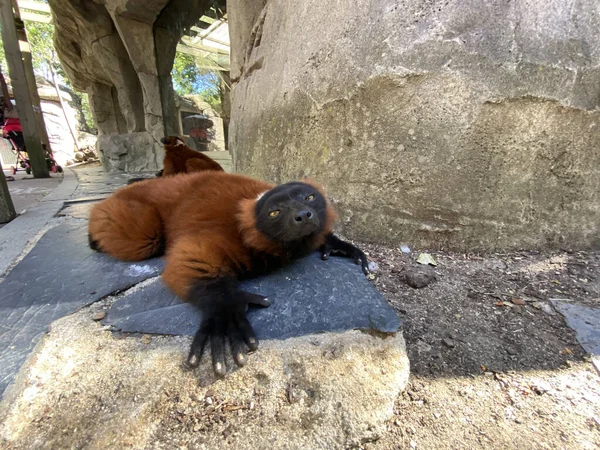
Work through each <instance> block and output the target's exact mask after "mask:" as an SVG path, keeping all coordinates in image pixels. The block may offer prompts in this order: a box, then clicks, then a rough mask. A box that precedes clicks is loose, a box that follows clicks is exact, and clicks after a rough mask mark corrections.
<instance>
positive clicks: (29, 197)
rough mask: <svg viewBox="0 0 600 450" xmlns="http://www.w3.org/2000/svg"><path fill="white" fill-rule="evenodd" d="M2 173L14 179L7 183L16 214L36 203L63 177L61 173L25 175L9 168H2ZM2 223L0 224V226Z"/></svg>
mask: <svg viewBox="0 0 600 450" xmlns="http://www.w3.org/2000/svg"><path fill="white" fill-rule="evenodd" d="M4 175H5V176H6V177H13V178H14V179H15V180H14V181H8V182H7V184H8V190H9V192H10V196H11V198H12V201H13V204H14V205H15V211H16V212H17V214H20V213H21V212H23V211H24V210H25V209H27V208H29V207H32V206H35V205H37V204H38V203H39V202H40V201H41V200H42V199H43V198H44V197H45V196H46V195H48V194H49V193H50V192H52V191H53V190H54V189H55V188H56V187H57V186H58V185H59V184H60V183H61V181H62V179H63V175H62V174H61V173H53V174H51V175H50V178H33V175H27V174H26V173H25V172H17V173H16V174H15V175H13V174H12V172H11V171H10V170H4ZM2 225H3V224H0V227H1V226H2Z"/></svg>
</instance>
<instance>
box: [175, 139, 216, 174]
mask: <svg viewBox="0 0 600 450" xmlns="http://www.w3.org/2000/svg"><path fill="white" fill-rule="evenodd" d="M164 146H165V158H164V160H163V176H168V175H175V174H178V173H193V172H203V171H207V170H213V171H218V172H223V168H222V167H221V165H220V164H219V163H218V162H216V161H214V160H213V159H212V158H210V157H208V156H206V155H204V154H202V153H201V152H198V151H196V150H193V149H191V148H189V147H188V146H187V145H185V143H184V142H183V140H182V139H181V138H179V137H177V136H167V137H166V138H164Z"/></svg>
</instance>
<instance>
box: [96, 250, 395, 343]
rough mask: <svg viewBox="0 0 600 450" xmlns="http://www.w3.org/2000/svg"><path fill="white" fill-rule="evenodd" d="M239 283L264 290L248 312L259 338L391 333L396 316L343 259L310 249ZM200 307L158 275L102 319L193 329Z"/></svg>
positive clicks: (140, 327)
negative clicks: (262, 300) (263, 299)
mask: <svg viewBox="0 0 600 450" xmlns="http://www.w3.org/2000/svg"><path fill="white" fill-rule="evenodd" d="M242 289H244V290H246V291H248V292H254V293H257V294H261V295H265V296H267V297H268V298H269V299H270V300H271V301H272V305H271V306H270V307H269V308H251V309H250V311H249V313H248V318H249V320H250V322H251V323H252V325H253V326H254V329H255V331H256V333H257V335H258V337H259V338H261V339H284V338H288V337H294V336H301V335H306V334H313V333H322V332H328V331H343V330H351V329H367V330H378V331H382V332H386V333H393V332H396V331H398V329H399V328H400V319H399V318H398V316H397V315H396V313H395V312H394V310H393V309H392V308H391V307H390V306H389V305H388V303H387V302H386V301H385V299H384V298H383V297H382V295H381V294H380V293H379V292H378V291H377V290H376V289H375V288H374V287H373V286H372V285H371V283H370V282H369V281H368V280H367V278H366V277H365V276H364V275H363V274H362V272H361V270H360V268H359V266H357V265H355V264H353V263H352V262H351V261H349V260H348V259H344V258H331V259H330V260H329V261H321V259H320V257H319V255H318V254H317V253H315V254H314V255H311V256H309V257H307V258H304V259H302V260H299V261H297V262H296V263H295V264H293V265H291V266H289V267H286V268H285V269H282V270H280V271H277V272H275V273H273V274H271V275H268V276H266V277H262V278H259V279H256V280H250V281H246V282H244V283H243V284H242ZM199 322H200V313H199V312H198V311H197V310H196V309H195V308H194V307H192V306H191V305H189V304H185V303H182V302H181V301H180V300H179V299H178V298H177V297H176V296H175V295H173V294H172V293H171V292H170V291H169V289H168V288H167V287H165V286H164V285H163V284H162V282H161V281H157V282H155V283H153V284H151V285H149V286H147V287H146V288H145V289H143V290H140V291H138V292H135V293H132V294H131V295H128V296H126V297H124V298H122V299H120V300H118V301H117V302H116V303H115V304H114V305H113V307H112V308H111V309H110V310H109V311H108V315H107V318H106V319H105V323H107V324H110V325H112V326H113V327H115V328H116V329H119V330H121V331H127V332H140V333H154V334H172V335H193V334H194V333H195V332H196V329H197V328H198V324H199Z"/></svg>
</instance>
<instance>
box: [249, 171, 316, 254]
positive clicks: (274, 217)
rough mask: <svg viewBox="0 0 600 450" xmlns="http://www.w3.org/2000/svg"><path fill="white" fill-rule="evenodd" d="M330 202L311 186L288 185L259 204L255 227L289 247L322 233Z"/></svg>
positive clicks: (278, 188)
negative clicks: (295, 242) (312, 235)
mask: <svg viewBox="0 0 600 450" xmlns="http://www.w3.org/2000/svg"><path fill="white" fill-rule="evenodd" d="M326 208H327V203H326V201H325V198H323V196H322V195H321V194H320V193H319V192H318V191H317V190H316V189H315V188H314V187H312V186H311V185H309V184H306V183H300V182H293V183H286V184H282V185H280V186H277V187H275V188H273V189H271V190H270V191H267V192H265V193H264V195H262V197H260V199H259V200H258V201H257V202H256V227H257V228H258V230H259V231H261V232H262V233H264V234H266V235H267V236H268V237H269V238H270V239H272V240H274V241H276V242H279V243H282V244H288V243H292V242H294V241H297V240H299V239H302V238H304V237H307V236H309V235H311V234H317V233H319V232H321V231H322V229H323V226H324V225H325V214H326Z"/></svg>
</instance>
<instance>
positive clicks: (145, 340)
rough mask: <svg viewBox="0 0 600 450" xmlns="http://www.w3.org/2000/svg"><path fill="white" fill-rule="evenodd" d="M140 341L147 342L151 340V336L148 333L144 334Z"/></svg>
mask: <svg viewBox="0 0 600 450" xmlns="http://www.w3.org/2000/svg"><path fill="white" fill-rule="evenodd" d="M142 342H143V343H144V344H149V343H150V342H152V336H150V335H149V334H145V335H143V336H142Z"/></svg>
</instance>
